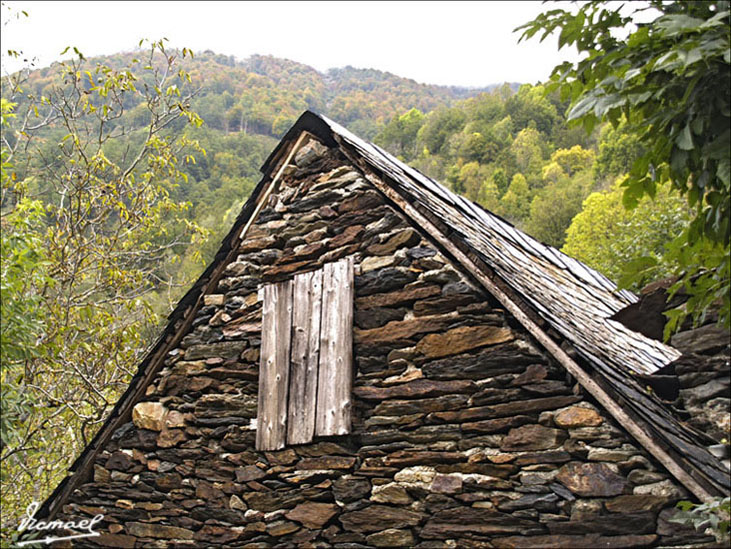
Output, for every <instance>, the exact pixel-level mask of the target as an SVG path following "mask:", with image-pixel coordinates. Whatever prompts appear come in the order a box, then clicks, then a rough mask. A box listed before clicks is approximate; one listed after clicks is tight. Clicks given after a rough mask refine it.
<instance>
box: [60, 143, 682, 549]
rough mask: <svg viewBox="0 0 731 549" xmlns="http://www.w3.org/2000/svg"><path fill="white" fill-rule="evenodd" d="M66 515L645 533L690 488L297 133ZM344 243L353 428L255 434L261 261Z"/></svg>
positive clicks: (139, 543) (606, 538)
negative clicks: (217, 276)
mask: <svg viewBox="0 0 731 549" xmlns="http://www.w3.org/2000/svg"><path fill="white" fill-rule="evenodd" d="M297 162H298V165H299V166H298V167H296V168H295V167H293V168H288V170H287V172H286V175H285V177H284V179H283V183H282V186H281V188H280V189H278V191H277V192H275V193H273V195H272V197H271V199H270V201H269V204H268V206H267V207H266V208H265V209H264V210H263V211H262V213H261V215H260V216H259V218H258V220H257V221H256V223H255V224H254V225H253V226H252V228H251V230H250V232H249V235H248V237H247V239H246V240H245V241H244V242H243V244H242V245H241V248H240V254H239V256H238V258H237V259H236V261H235V262H233V263H231V264H230V265H228V267H227V269H226V273H225V277H224V278H223V279H222V280H221V282H220V283H219V285H218V289H217V291H216V293H215V294H212V295H208V296H206V297H205V306H204V307H203V308H202V309H201V310H200V312H199V313H198V316H197V318H196V319H195V321H194V323H193V328H192V329H191V332H190V333H189V334H188V335H186V336H185V338H184V339H183V341H182V343H181V345H180V347H179V348H177V349H175V350H173V351H172V352H171V353H170V354H169V356H168V358H167V361H166V365H165V368H164V369H163V370H162V372H161V373H160V375H159V376H158V377H157V378H156V379H155V380H154V382H153V384H152V385H151V386H150V387H149V388H148V391H147V395H146V397H145V402H143V403H140V404H138V405H137V406H136V407H135V410H134V414H133V422H130V423H128V424H126V425H124V426H123V427H122V428H120V429H119V430H118V431H117V432H116V433H115V434H114V436H113V437H112V440H111V442H110V444H109V445H108V447H107V448H106V449H105V451H104V452H102V454H101V455H100V456H99V458H98V459H97V462H96V464H95V466H94V473H93V479H92V480H90V481H89V482H88V483H86V484H84V485H82V486H81V487H80V489H78V490H77V491H76V492H75V493H74V494H73V495H72V497H71V499H70V501H69V502H68V503H67V505H66V506H65V507H64V516H67V517H69V518H74V517H76V518H78V517H81V516H85V515H94V514H96V513H103V514H104V515H105V517H106V518H105V522H104V523H103V527H102V528H101V529H100V531H101V532H103V533H104V535H103V536H101V537H100V538H96V539H94V540H92V541H85V542H83V543H102V544H107V545H110V546H114V547H201V546H210V545H217V544H218V545H225V546H228V547H293V546H306V547H307V546H308V547H339V548H357V547H411V546H416V547H421V548H430V547H591V546H605V547H644V546H652V545H657V544H676V543H682V542H685V541H688V540H689V539H692V538H689V537H688V535H687V534H680V533H678V531H677V530H676V529H674V528H673V527H671V526H670V524H669V523H667V522H666V521H665V518H666V517H667V515H668V514H669V513H671V508H672V506H673V505H674V503H675V502H676V501H677V500H678V499H679V498H683V497H686V496H687V494H686V493H685V491H684V490H683V489H682V488H680V487H679V486H678V485H677V483H675V482H674V481H673V480H671V479H670V478H669V475H668V474H667V473H666V472H664V471H663V470H660V469H659V468H658V467H656V466H655V465H654V462H653V460H652V459H651V458H650V457H648V455H646V453H645V452H644V451H642V450H640V449H639V448H638V446H637V444H636V443H634V442H633V441H632V440H631V439H630V438H629V437H628V436H627V435H626V434H625V433H624V432H623V430H622V429H621V428H619V427H618V426H617V425H616V424H615V423H614V422H613V421H612V420H611V419H610V418H609V417H608V416H607V415H606V414H605V413H604V412H602V411H600V410H599V409H598V408H597V407H596V406H595V405H594V404H593V403H592V402H591V401H590V400H589V399H588V398H586V397H585V396H584V395H583V394H582V392H581V391H580V390H579V389H578V388H577V387H576V386H575V385H574V384H573V382H572V381H571V380H570V379H568V378H567V376H566V373H565V371H564V370H563V369H562V368H561V367H559V366H558V365H557V364H555V363H554V362H553V361H552V360H551V359H549V358H548V357H547V356H546V355H545V354H544V353H543V352H541V350H539V349H538V348H537V347H536V345H535V344H534V343H533V342H532V340H531V339H530V337H529V336H528V335H526V333H525V332H524V331H523V330H522V329H521V327H520V326H519V325H518V324H517V323H516V322H515V321H514V320H513V319H512V318H511V317H510V316H509V315H508V314H507V313H506V312H505V311H504V310H503V309H502V308H501V307H500V306H499V304H498V303H497V302H496V301H495V300H493V299H492V298H491V297H490V296H488V295H486V294H485V293H484V292H483V291H481V290H478V289H477V288H476V286H475V285H473V284H472V283H471V281H470V280H468V279H467V278H466V277H465V276H464V275H463V274H460V273H459V272H458V271H457V270H455V268H453V267H452V266H451V265H450V264H449V262H448V261H447V260H446V259H445V258H444V257H443V255H442V254H441V253H439V251H438V250H437V249H436V248H435V247H434V246H433V245H431V244H430V243H429V242H427V241H426V240H425V239H424V238H423V237H422V236H421V234H420V233H419V231H418V230H416V229H415V228H414V227H411V226H410V225H409V224H408V222H407V221H406V220H405V219H404V218H403V217H402V216H401V215H400V214H398V213H397V212H396V211H395V210H394V209H392V208H391V207H390V206H389V205H388V204H387V203H386V202H385V201H384V200H383V199H382V198H381V196H380V195H379V194H378V193H377V192H376V191H375V190H374V189H373V188H372V187H371V186H370V185H369V184H368V183H366V182H365V180H364V179H363V178H362V177H361V175H360V174H359V173H358V171H357V170H355V169H353V168H351V167H349V166H348V165H347V164H346V163H345V162H344V160H343V159H342V158H339V157H338V156H337V153H336V152H333V151H329V152H326V151H325V150H324V149H323V148H321V147H317V146H309V147H307V148H306V149H305V150H304V151H302V152H301V153H300V154H298V156H297ZM346 255H354V256H355V259H356V277H355V282H356V301H355V328H354V329H355V333H354V339H355V344H354V359H355V365H356V372H355V381H354V388H353V392H354V408H353V425H352V434H351V435H348V436H343V437H330V438H327V439H324V438H323V439H316V440H315V441H314V442H313V443H312V444H307V445H302V446H295V447H290V448H286V449H284V450H281V451H277V452H263V453H259V452H256V451H255V450H254V440H255V418H256V413H257V411H256V406H257V375H258V363H259V347H260V335H261V334H260V321H261V305H260V303H259V302H258V301H257V289H258V287H259V286H260V285H261V283H262V282H264V281H271V280H278V279H282V278H287V277H290V276H292V275H293V273H296V272H302V271H305V270H308V269H313V268H316V267H318V266H320V265H322V264H323V263H326V262H329V261H333V260H335V259H338V258H340V257H343V256H346Z"/></svg>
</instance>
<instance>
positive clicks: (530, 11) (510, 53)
mask: <svg viewBox="0 0 731 549" xmlns="http://www.w3.org/2000/svg"><path fill="white" fill-rule="evenodd" d="M550 8H551V6H550V5H542V3H541V2H528V1H512V2H509V1H505V2H494V1H493V2H58V1H57V2H27V1H7V2H3V7H2V21H3V27H2V52H3V56H2V62H3V74H5V73H7V72H13V71H15V70H17V69H19V68H20V67H19V66H18V65H17V64H16V63H15V62H13V61H12V60H11V59H9V58H8V56H7V54H6V51H7V50H8V49H13V50H22V52H23V53H24V56H25V57H27V58H29V59H35V60H36V67H44V66H48V65H50V64H51V63H52V62H53V61H56V60H58V59H59V54H60V52H61V51H63V49H64V48H66V47H67V46H76V47H77V48H78V49H79V50H80V51H82V52H83V53H84V54H85V55H86V56H87V57H88V56H93V55H101V54H111V53H117V52H121V51H130V50H132V49H134V48H135V47H136V46H137V44H138V42H139V40H140V39H141V38H150V39H158V38H161V37H166V38H168V39H169V40H170V44H171V45H172V46H174V47H183V46H185V47H188V48H191V49H192V50H193V51H203V50H206V49H210V50H213V51H215V52H216V53H223V54H226V55H234V56H236V58H238V59H245V58H246V57H248V56H250V55H252V54H265V55H266V54H269V55H274V56H276V57H284V58H287V59H292V60H294V61H299V62H302V63H306V64H308V65H310V66H313V67H315V68H316V69H318V70H320V71H325V70H327V69H328V68H332V67H343V66H346V65H352V66H354V67H358V68H374V69H379V70H383V71H388V72H392V73H394V74H397V75H399V76H404V77H408V78H413V79H414V80H417V81H419V82H423V83H429V84H445V85H457V86H485V85H487V84H493V83H500V82H530V83H535V82H538V81H541V80H545V79H547V78H548V76H549V74H550V72H551V69H552V68H553V67H554V66H555V65H556V64H558V63H559V62H560V61H563V60H565V59H567V58H569V59H575V56H574V54H573V52H571V51H567V50H566V49H564V50H562V51H561V52H558V51H557V48H556V41H555V39H550V40H546V41H545V42H544V43H542V44H540V43H539V42H538V40H537V39H533V40H530V41H528V42H523V43H521V44H518V43H517V42H518V35H517V34H516V33H513V32H512V30H513V29H514V28H515V27H517V26H518V25H520V24H522V23H525V22H527V21H529V20H531V19H532V18H533V17H535V15H537V14H538V13H540V12H541V11H544V10H546V9H550ZM21 10H25V11H26V12H28V15H29V17H27V18H26V17H23V16H21V17H19V18H16V17H14V16H13V14H16V13H18V12H19V11H21Z"/></svg>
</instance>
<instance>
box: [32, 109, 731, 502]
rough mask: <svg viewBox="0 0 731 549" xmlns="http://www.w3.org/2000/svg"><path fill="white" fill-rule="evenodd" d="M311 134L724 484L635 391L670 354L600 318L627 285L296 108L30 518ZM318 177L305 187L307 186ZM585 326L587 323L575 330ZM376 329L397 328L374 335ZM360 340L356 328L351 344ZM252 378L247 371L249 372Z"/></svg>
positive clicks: (562, 357) (289, 267) (134, 395)
mask: <svg viewBox="0 0 731 549" xmlns="http://www.w3.org/2000/svg"><path fill="white" fill-rule="evenodd" d="M313 140H314V141H319V142H320V143H323V144H324V145H326V146H327V147H330V148H331V149H333V150H336V151H337V155H338V156H339V158H340V160H339V161H336V162H334V163H333V164H332V166H329V167H328V166H327V165H326V164H327V162H325V164H323V166H322V170H324V171H326V172H327V171H328V170H337V169H338V167H339V166H341V165H342V163H343V162H345V163H349V164H350V165H352V166H355V167H356V168H357V169H359V170H360V171H361V173H362V174H363V175H364V176H365V178H366V179H367V180H368V181H369V182H370V185H372V186H373V187H375V189H377V191H378V193H376V194H373V193H374V191H373V190H369V191H367V193H370V194H369V196H376V195H377V197H378V198H377V200H376V202H378V203H380V201H382V200H383V199H384V198H385V199H387V202H388V203H389V204H390V206H389V207H391V208H394V209H395V210H396V211H398V212H400V214H401V215H402V216H403V217H404V218H405V219H408V220H409V221H410V222H411V223H412V225H413V227H414V228H416V229H418V230H419V231H420V232H421V233H422V235H423V236H422V237H423V238H426V239H428V240H429V241H430V242H431V244H432V245H433V246H436V248H438V249H439V250H440V251H441V253H442V254H443V255H444V257H446V258H447V259H448V260H450V261H452V262H453V263H454V265H455V266H456V267H457V268H458V269H460V270H462V271H463V272H464V274H465V275H467V276H468V277H469V279H470V280H471V281H472V283H474V284H476V285H478V286H481V287H482V288H483V290H485V291H487V292H488V294H489V295H492V296H494V297H495V298H496V299H497V300H498V301H499V302H500V303H501V304H502V306H503V307H504V308H505V309H506V310H508V311H509V312H510V313H511V314H512V316H513V317H514V318H515V319H517V320H518V321H519V322H520V324H522V325H523V327H524V328H525V329H526V330H527V332H528V333H530V334H531V335H532V336H533V338H535V340H536V341H537V342H538V343H540V344H541V345H542V346H543V347H544V348H545V349H546V350H547V351H548V352H549V353H550V354H551V355H552V356H553V357H554V358H555V360H556V361H557V362H558V363H560V364H561V365H562V366H563V367H564V368H566V369H567V370H568V371H569V372H570V373H571V374H572V376H573V377H574V378H576V380H577V381H578V382H579V383H580V384H581V385H582V386H583V387H584V388H585V389H586V390H587V391H588V392H589V393H590V394H591V395H592V396H593V397H594V398H596V400H597V401H598V402H599V403H600V404H601V405H602V406H603V407H604V408H605V409H606V410H607V411H608V412H609V413H610V414H611V415H612V416H614V418H615V419H616V420H617V421H618V423H619V424H620V425H622V426H623V427H624V428H626V429H627V430H628V431H629V432H630V433H631V435H632V436H634V437H635V439H636V440H637V441H639V442H640V444H641V445H642V446H644V447H645V448H646V449H647V450H648V451H649V452H650V453H651V454H652V455H654V456H655V457H656V458H657V459H658V461H660V462H661V463H662V464H663V465H664V466H665V467H666V468H667V469H668V471H670V473H671V474H673V475H674V476H675V477H676V478H677V479H678V480H679V481H680V482H681V483H682V484H684V485H685V486H686V487H687V488H688V489H690V490H691V491H692V492H693V493H694V494H695V495H696V496H698V497H699V498H700V499H709V498H710V497H711V496H712V495H716V494H721V493H724V491H725V490H727V488H726V485H727V483H728V480H727V477H726V472H725V471H724V470H723V469H722V466H721V465H720V464H719V463H718V462H717V460H715V458H713V457H712V456H711V455H710V454H708V452H706V451H705V449H703V447H702V446H701V445H700V444H699V443H698V442H697V439H696V435H695V434H694V433H693V432H691V431H690V430H688V429H686V428H684V427H683V426H682V425H681V424H680V423H679V422H678V421H676V420H675V419H674V418H673V417H672V416H671V415H670V414H669V412H667V410H665V408H664V407H663V406H662V404H661V403H660V402H659V401H657V399H655V398H654V397H652V396H649V395H647V394H646V393H645V391H643V390H642V388H641V387H640V385H639V384H638V383H637V382H636V380H635V379H634V377H633V375H632V374H631V373H630V370H634V371H636V372H653V371H656V370H657V369H659V368H662V367H663V366H665V365H666V364H668V363H669V362H671V361H672V360H673V359H674V358H675V357H676V356H677V352H676V351H675V350H674V349H672V348H670V347H666V346H664V345H662V344H659V343H657V342H654V341H652V340H649V339H646V338H644V337H642V336H640V335H639V334H636V333H634V332H631V331H629V330H626V329H624V328H623V327H622V326H621V325H619V324H616V323H613V322H612V321H609V320H607V319H608V317H609V316H611V315H612V314H614V313H615V312H616V311H617V310H619V309H621V308H623V307H624V306H626V305H627V304H629V303H632V302H633V301H634V299H635V298H634V296H632V294H630V293H627V292H616V291H615V288H614V286H613V285H612V284H611V282H609V281H608V280H607V279H606V278H604V277H602V276H601V275H599V274H598V273H596V272H594V271H592V270H590V269H588V268H587V267H585V266H583V265H582V264H580V263H578V262H576V261H575V260H572V259H570V258H567V257H566V256H564V255H563V254H560V252H557V251H556V250H554V249H552V248H549V247H546V246H544V245H542V244H540V243H538V242H536V241H535V240H534V239H532V238H530V237H528V236H527V235H524V234H523V233H521V232H520V231H517V230H516V229H514V228H513V227H512V226H510V225H509V224H507V223H506V222H505V221H503V220H501V219H499V218H497V217H495V216H493V215H491V214H489V213H487V212H484V211H482V210H480V209H479V208H478V207H476V206H474V205H473V204H471V203H469V202H468V201H466V200H464V199H463V198H461V197H458V196H456V195H454V194H452V193H450V192H449V191H447V190H446V189H444V188H443V187H441V186H440V185H438V184H437V183H436V182H434V181H432V180H430V179H428V178H426V177H425V176H423V175H422V174H420V173H418V172H416V171H414V170H412V169H411V168H408V167H407V166H405V165H404V164H402V163H400V162H399V161H398V160H396V159H394V158H393V157H391V156H390V155H388V154H387V153H385V152H384V151H382V150H380V149H378V148H377V147H375V146H373V145H370V144H367V143H365V142H363V141H361V140H359V139H358V138H356V137H355V136H353V135H352V134H350V133H349V132H347V131H346V130H344V129H343V128H341V127H339V126H337V125H336V124H334V123H332V122H330V121H328V120H327V119H325V118H324V117H320V116H317V115H314V114H312V113H305V114H304V115H303V116H302V117H301V118H300V120H299V121H298V122H297V123H296V124H295V126H294V127H293V128H292V129H291V130H290V131H289V132H288V134H287V135H286V136H285V138H284V139H283V140H282V142H281V143H280V144H279V146H278V147H277V148H276V149H275V151H274V152H273V153H272V155H271V156H270V158H269V159H268V160H267V162H266V164H265V165H264V167H263V168H262V171H263V172H264V174H265V175H264V178H263V179H262V181H261V183H260V184H259V185H258V186H257V187H256V189H255V190H254V192H253V193H252V196H251V198H250V199H249V200H248V201H247V203H246V204H245V206H244V208H243V210H242V212H241V214H240V216H239V218H238V219H237V221H236V223H235V225H234V227H233V228H232V230H231V231H230V233H229V234H228V235H227V237H226V238H225V239H224V242H223V245H222V247H221V250H219V252H218V254H217V255H216V259H215V260H214V262H213V263H212V264H211V265H210V266H209V267H208V268H207V269H206V271H205V272H204V274H203V275H202V276H201V278H200V279H199V280H198V282H197V283H196V284H195V285H194V287H193V288H192V289H191V290H190V291H189V292H188V294H186V296H185V297H184V298H183V299H182V300H181V302H180V304H179V305H178V307H177V308H176V310H175V311H174V312H173V313H172V314H171V316H170V323H169V325H168V327H167V329H166V331H165V332H164V334H163V335H162V337H161V338H160V340H159V341H158V342H157V344H156V345H155V346H154V348H153V349H152V351H151V352H150V354H149V355H148V357H147V358H146V359H145V361H144V362H143V363H142V365H141V366H140V369H139V371H138V373H137V374H136V376H135V377H134V378H133V380H132V383H131V384H130V387H129V388H128V390H127V392H126V393H125V394H124V395H123V397H122V398H121V399H120V401H119V402H118V403H117V405H116V407H115V409H114V411H113V412H112V414H111V416H110V418H109V419H108V420H107V422H106V423H105V425H104V426H103V427H102V429H101V430H100V431H99V433H98V434H97V436H96V437H95V439H94V440H93V441H92V443H91V444H90V445H89V447H87V449H86V450H85V452H84V453H83V454H82V455H81V456H80V457H79V459H78V460H77V461H76V462H75V463H74V466H73V467H72V471H73V472H74V473H73V474H72V475H71V476H70V477H68V478H67V479H66V480H65V481H64V482H63V483H62V484H61V485H60V486H59V487H58V488H57V490H56V491H55V492H54V494H53V495H52V496H51V497H50V498H49V499H48V500H47V502H46V503H45V505H44V508H43V509H42V510H41V512H40V513H39V516H40V515H48V514H50V515H54V514H55V513H56V512H57V511H58V510H59V509H60V507H61V506H62V505H63V504H64V502H65V501H66V499H67V498H68V496H69V494H71V493H72V492H73V491H74V490H75V489H76V488H77V487H79V486H80V485H81V483H83V482H85V481H86V479H87V478H88V476H89V474H90V472H91V470H92V466H93V464H94V462H95V460H96V458H97V456H99V454H100V452H102V450H103V449H104V447H105V445H106V444H107V443H108V441H109V440H110V438H111V437H112V435H113V434H114V433H115V432H117V431H118V429H119V428H120V427H122V426H123V425H125V424H128V422H129V421H130V418H131V416H132V409H133V407H134V406H135V405H136V404H137V403H138V402H140V401H141V400H144V398H145V395H146V394H147V392H148V391H149V390H150V388H151V384H152V383H153V382H154V380H155V379H156V376H159V374H160V372H161V370H162V369H163V368H164V366H165V363H166V361H167V362H168V363H170V360H171V353H172V354H173V355H174V354H175V353H179V350H178V347H179V345H180V344H181V341H183V340H184V338H186V337H189V334H190V333H191V327H192V325H193V324H194V321H196V318H197V317H199V316H200V314H201V311H202V310H203V309H204V308H205V307H206V306H207V305H208V304H209V303H211V302H212V301H213V298H212V297H211V296H212V295H219V294H218V292H219V288H218V286H219V282H220V281H221V280H222V279H224V278H225V277H226V276H230V275H231V273H230V269H231V265H232V264H237V256H238V254H240V253H241V251H242V249H244V248H245V247H246V246H249V245H250V244H247V242H248V243H250V242H254V241H256V240H257V238H258V237H259V236H261V234H257V227H256V226H255V224H256V223H261V222H262V221H263V220H262V219H261V217H260V214H261V212H262V211H263V210H264V209H265V208H266V207H267V206H268V205H271V201H272V200H274V199H275V198H276V199H280V198H281V196H279V197H277V196H276V192H277V185H278V183H279V181H280V179H281V178H282V177H284V176H286V174H287V173H289V172H290V171H291V170H295V169H296V168H293V166H292V162H293V159H294V158H295V155H296V154H298V153H300V154H303V153H306V151H305V149H306V148H307V147H308V143H309V147H310V148H312V147H315V148H316V147H317V146H318V145H314V144H312V141H313ZM325 183H326V182H324V183H323V184H321V187H322V186H323V185H325ZM316 185H317V183H315V185H311V186H310V190H313V189H315V186H316ZM320 190H322V189H320ZM287 192H288V193H290V194H289V195H288V196H287V197H286V200H288V201H289V202H291V203H296V202H297V201H298V200H299V199H302V200H301V202H300V203H305V202H306V200H307V198H308V196H307V195H306V194H305V195H304V197H302V196H296V192H297V191H294V190H288V191H287ZM348 207H352V208H353V209H354V210H357V209H358V208H361V209H367V208H368V207H369V203H368V198H366V199H362V198H360V199H359V201H356V202H354V203H353V204H352V205H349V206H348ZM353 215H355V213H353ZM276 223H278V221H276V220H275V221H274V224H275V225H276ZM282 230H285V228H284V226H283V229H282ZM348 238H351V239H352V238H357V237H353V235H352V234H344V236H342V237H341V240H342V241H343V242H346V244H347V242H348ZM242 244H243V246H242ZM308 245H309V246H315V247H316V242H314V241H313V242H306V241H303V243H302V245H301V247H300V248H298V251H297V252H295V253H294V254H293V257H292V258H290V259H289V260H288V261H287V262H284V263H282V264H281V265H278V266H273V267H272V268H270V269H268V270H267V273H266V276H264V277H263V280H266V281H276V280H281V279H283V278H287V277H290V276H291V275H292V273H294V272H297V271H298V270H299V271H302V270H305V271H306V270H308V269H312V268H314V267H311V266H308V254H310V253H314V252H312V249H311V248H308V247H307V246H308ZM254 246H255V245H254ZM355 248H356V247H355V246H354V249H355ZM339 250H340V251H339V252H338V253H337V254H334V255H333V254H330V255H331V256H330V257H329V258H323V259H322V261H327V260H329V261H335V260H338V259H339V258H340V257H342V256H343V254H346V255H347V253H348V245H344V246H342V247H341V248H339ZM297 254H300V257H299V258H298V257H296V256H297ZM238 266H240V267H241V268H245V267H244V266H242V265H238ZM237 268H238V267H237ZM566 295H569V296H571V297H570V298H567V297H566ZM362 299H365V298H362ZM357 302H358V301H357V299H356V303H357ZM556 303H559V304H560V305H558V306H557V305H556ZM572 315H575V316H572ZM583 323H585V324H586V326H587V327H588V328H587V329H582V326H583ZM445 326H446V325H445ZM386 331H387V330H386ZM597 331H598V332H600V333H602V334H603V338H602V339H601V340H598V339H597V335H596V333H597ZM369 335H370V336H373V333H371V334H369ZM376 335H377V336H378V337H386V338H389V337H396V335H393V334H387V335H383V334H381V332H378V334H376ZM357 339H358V333H356V345H357V344H358V343H357ZM386 341H388V339H386ZM562 343H564V344H566V343H568V344H569V345H570V346H571V347H572V348H573V349H574V350H575V351H576V352H577V353H578V355H579V356H580V358H579V359H574V358H572V357H571V356H570V355H569V353H567V351H566V350H564V348H562V346H561V345H562ZM379 344H383V341H381V343H379ZM569 352H571V351H570V349H569ZM172 359H173V360H174V359H175V357H172ZM186 360H187V359H186ZM360 366H362V364H359V367H360ZM625 366H628V368H625ZM224 373H225V372H224ZM236 375H242V374H241V373H238V374H236ZM247 375H248V374H247ZM251 375H252V376H254V377H256V372H253V373H251ZM158 389H159V387H158ZM396 393H397V391H396ZM396 393H394V394H396ZM356 394H359V393H356ZM360 394H361V396H364V398H373V397H374V394H375V393H374V394H370V393H368V391H367V390H366V391H365V393H363V390H361V392H360ZM379 394H380V393H379ZM389 394H390V393H389ZM425 394H429V393H428V391H427V393H425ZM369 395H370V396H369ZM683 454H685V456H683Z"/></svg>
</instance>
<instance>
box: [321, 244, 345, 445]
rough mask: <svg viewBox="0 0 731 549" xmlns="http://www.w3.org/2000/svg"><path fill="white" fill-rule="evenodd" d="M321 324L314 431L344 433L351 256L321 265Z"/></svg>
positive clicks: (328, 433)
mask: <svg viewBox="0 0 731 549" xmlns="http://www.w3.org/2000/svg"><path fill="white" fill-rule="evenodd" d="M321 324H322V325H321V328H320V372H319V375H318V383H317V419H316V422H315V434H316V435H319V436H327V435H346V434H348V433H349V432H350V408H351V402H350V398H351V397H350V394H351V386H352V383H353V258H352V257H347V258H345V259H341V260H340V261H338V262H336V263H328V264H327V265H325V266H324V267H323V273H322V323H321Z"/></svg>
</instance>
